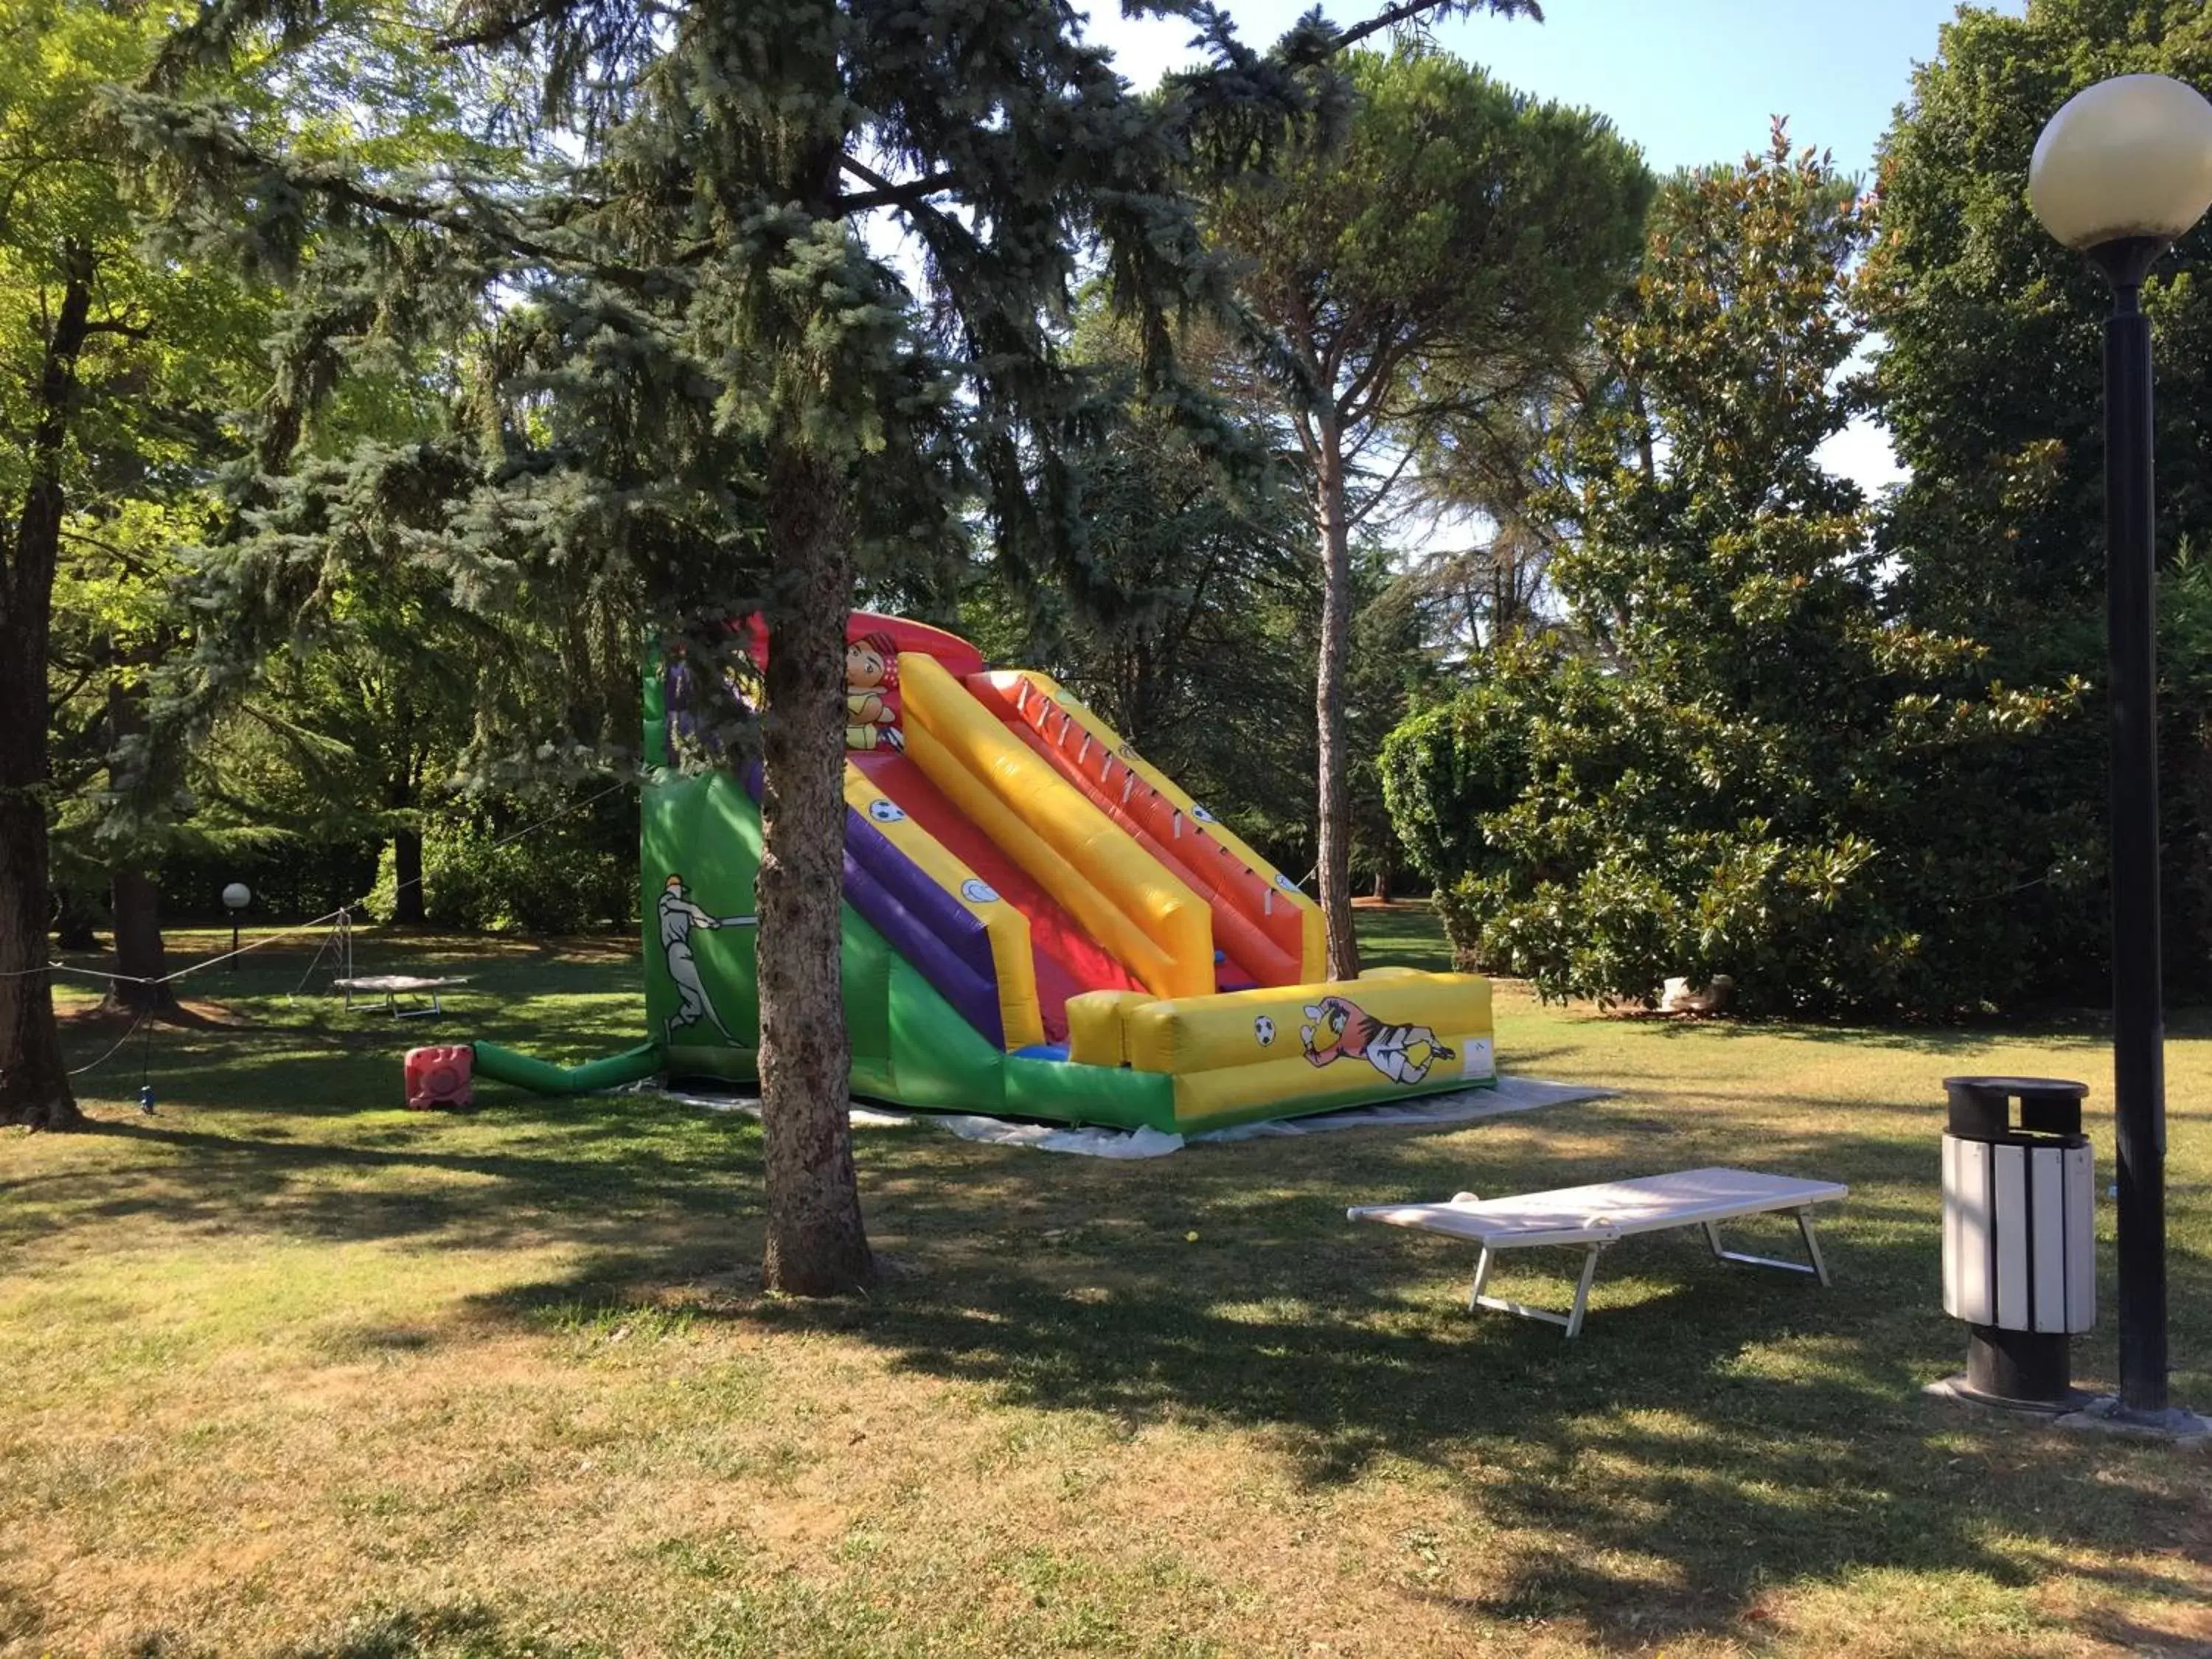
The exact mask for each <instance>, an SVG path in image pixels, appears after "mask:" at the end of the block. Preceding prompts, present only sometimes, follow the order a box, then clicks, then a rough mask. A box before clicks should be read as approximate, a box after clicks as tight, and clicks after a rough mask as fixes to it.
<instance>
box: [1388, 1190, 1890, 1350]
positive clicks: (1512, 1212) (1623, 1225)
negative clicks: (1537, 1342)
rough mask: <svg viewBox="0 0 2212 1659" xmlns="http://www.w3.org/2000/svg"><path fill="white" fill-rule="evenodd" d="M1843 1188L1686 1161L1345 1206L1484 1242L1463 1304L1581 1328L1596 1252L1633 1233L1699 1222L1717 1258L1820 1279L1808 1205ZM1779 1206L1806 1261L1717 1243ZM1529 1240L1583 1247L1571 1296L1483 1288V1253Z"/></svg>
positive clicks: (1573, 1330) (1486, 1262) (1486, 1263)
mask: <svg viewBox="0 0 2212 1659" xmlns="http://www.w3.org/2000/svg"><path fill="white" fill-rule="evenodd" d="M1849 1191H1850V1188H1848V1187H1845V1186H1844V1185H1843V1184H1842V1183H1841V1182H1833V1181H1798V1180H1796V1179H1793V1178H1792V1177H1790V1176H1771V1175H1759V1174H1758V1173H1756V1172H1755V1171H1753V1170H1681V1171H1680V1172H1678V1173H1676V1174H1674V1175H1657V1176H1644V1177H1643V1178H1642V1179H1640V1180H1636V1181H1607V1182H1601V1183H1600V1184H1598V1185H1596V1186H1595V1187H1563V1188H1559V1189H1558V1190H1557V1191H1554V1192H1548V1193H1523V1194H1519V1195H1518V1196H1516V1197H1513V1198H1492V1199H1478V1198H1477V1197H1476V1196H1475V1195H1474V1194H1473V1193H1462V1194H1459V1195H1458V1196H1457V1197H1455V1198H1454V1199H1453V1200H1451V1201H1450V1202H1449V1203H1448V1204H1370V1205H1364V1206H1358V1207H1355V1208H1352V1209H1349V1210H1346V1212H1344V1213H1345V1217H1346V1219H1347V1220H1352V1221H1382V1222H1387V1223H1389V1225H1391V1226H1393V1227H1419V1228H1421V1229H1423V1230H1425V1231H1428V1232H1432V1233H1449V1235H1451V1236H1452V1237H1455V1238H1468V1239H1473V1240H1474V1242H1475V1243H1478V1244H1480V1245H1481V1246H1482V1260H1481V1261H1480V1263H1478V1264H1477V1265H1476V1267H1475V1270H1474V1290H1473V1291H1471V1292H1469V1294H1468V1304H1467V1305H1468V1310H1470V1311H1472V1310H1474V1309H1476V1308H1496V1309H1498V1310H1500V1311H1501V1312H1504V1313H1516V1314H1520V1315H1522V1316H1524V1317H1526V1318H1529V1319H1547V1320H1549V1321H1550V1322H1552V1323H1553V1324H1554V1325H1564V1326H1565V1327H1566V1328H1567V1334H1568V1335H1569V1336H1578V1335H1580V1334H1582V1328H1583V1313H1584V1312H1585V1310H1587V1309H1588V1307H1589V1288H1590V1281H1591V1280H1592V1279H1595V1278H1596V1277H1597V1259H1598V1255H1599V1254H1600V1253H1601V1251H1603V1250H1604V1249H1605V1248H1606V1247H1607V1245H1609V1244H1613V1243H1617V1242H1619V1241H1620V1240H1621V1239H1624V1238H1626V1237H1628V1236H1629V1235H1630V1234H1632V1233H1653V1232H1661V1231H1665V1230H1666V1229H1668V1228H1669V1227H1703V1228H1704V1229H1705V1240H1706V1242H1707V1243H1709V1244H1711V1246H1712V1250H1713V1254H1714V1255H1717V1256H1718V1257H1719V1258H1720V1259H1721V1260H1722V1261H1742V1262H1748V1263H1749V1264H1750V1265H1752V1266H1753V1267H1780V1268H1782V1269H1784V1271H1786V1272H1789V1273H1811V1274H1813V1275H1814V1277H1815V1278H1817V1279H1819V1280H1820V1283H1822V1284H1823V1285H1826V1284H1827V1283H1828V1264H1827V1263H1826V1261H1823V1260H1822V1259H1821V1256H1820V1239H1819V1238H1818V1237H1816V1236H1815V1235H1814V1231H1813V1215H1812V1207H1811V1206H1814V1205H1815V1204H1827V1203H1832V1202H1833V1201H1834V1200H1837V1199H1839V1198H1842V1197H1843V1196H1844V1194H1847V1193H1848V1192H1849ZM1785 1210H1786V1211H1789V1212H1792V1213H1793V1214H1795V1215H1796V1218H1797V1231H1798V1232H1799V1233H1800V1234H1801V1235H1802V1237H1803V1238H1804V1240H1805V1254H1806V1255H1808V1256H1809V1257H1811V1261H1810V1262H1809V1263H1807V1262H1802V1261H1776V1260H1775V1259H1774V1258H1772V1257H1771V1256H1764V1255H1741V1254H1740V1253H1739V1252H1737V1251H1735V1250H1725V1249H1722V1248H1721V1235H1720V1224H1721V1223H1722V1222H1723V1221H1733V1220H1735V1219H1737V1218H1740V1217H1743V1216H1747V1215H1765V1214H1769V1213H1771V1212H1776V1211H1785ZM1537 1244H1579V1245H1581V1246H1582V1247H1583V1249H1584V1250H1585V1252H1586V1253H1587V1254H1585V1255H1584V1256H1583V1273H1582V1278H1581V1279H1580V1280H1579V1281H1578V1282H1577V1284H1576V1285H1575V1302H1574V1306H1573V1307H1572V1308H1571V1309H1570V1310H1568V1311H1567V1312H1565V1313H1563V1314H1562V1313H1553V1312H1552V1311H1551V1310H1548V1309H1544V1308H1529V1307H1523V1306H1522V1304H1520V1303H1518V1302H1509V1301H1507V1300H1506V1299H1505V1298H1504V1297H1498V1296H1486V1295H1484V1294H1483V1286H1484V1285H1486V1284H1488V1283H1489V1282H1490V1267H1491V1263H1492V1261H1495V1260H1496V1259H1497V1256H1498V1252H1499V1251H1501V1250H1518V1249H1527V1248H1528V1247H1529V1246H1531V1245H1537Z"/></svg>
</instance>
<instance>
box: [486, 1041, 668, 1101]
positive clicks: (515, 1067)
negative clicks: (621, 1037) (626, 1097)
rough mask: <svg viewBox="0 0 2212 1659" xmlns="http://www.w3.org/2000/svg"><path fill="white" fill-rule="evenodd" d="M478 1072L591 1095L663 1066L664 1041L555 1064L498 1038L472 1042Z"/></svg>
mask: <svg viewBox="0 0 2212 1659" xmlns="http://www.w3.org/2000/svg"><path fill="white" fill-rule="evenodd" d="M469 1047H470V1048H471V1049H473V1050H475V1053H476V1066H475V1069H476V1074H477V1076H478V1077H488V1078H489V1079H492V1080H493V1081H494V1082H495V1083H512V1084H513V1085H514V1086H515V1087H516V1088H518V1089H528V1090H529V1091H532V1093H533V1094H541V1095H587V1094H590V1093H592V1091H594V1090H599V1089H613V1088H618V1087H620V1086H621V1085H623V1084H625V1083H635V1082H636V1081H637V1080H638V1079H641V1078H648V1077H651V1076H653V1074H654V1073H657V1072H658V1071H659V1070H660V1045H659V1043H658V1042H641V1043H640V1044H638V1046H637V1047H636V1048H625V1049H623V1051H622V1053H620V1054H608V1055H607V1056H605V1058H604V1059H600V1060H586V1061H585V1062H584V1063H583V1064H582V1065H581V1066H555V1065H552V1064H550V1063H549V1062H547V1061H545V1060H532V1058H531V1057H530V1056H529V1055H528V1054H517V1053H516V1052H515V1051H514V1050H513V1049H512V1048H501V1047H500V1046H499V1044H497V1043H496V1042H471V1044H470V1045H469Z"/></svg>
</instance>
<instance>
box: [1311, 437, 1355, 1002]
mask: <svg viewBox="0 0 2212 1659" xmlns="http://www.w3.org/2000/svg"><path fill="white" fill-rule="evenodd" d="M1317 425H1318V428H1319V429H1318V431H1317V433H1316V437H1317V438H1318V440H1319V441H1318V443H1317V444H1316V454H1315V459H1316V464H1317V465H1316V468H1315V475H1316V476H1315V483H1314V516H1315V520H1316V527H1317V528H1318V529H1319V530H1320V532H1321V557H1322V590H1321V663H1320V671H1319V672H1317V673H1316V675H1315V676H1314V719H1315V725H1316V728H1317V734H1318V736H1319V738H1320V744H1319V750H1320V770H1321V800H1320V831H1321V848H1320V851H1321V914H1322V924H1323V925H1324V927H1326V928H1327V929H1328V976H1329V977H1330V978H1331V979H1357V978H1358V977H1359V941H1358V938H1357V937H1356V936H1355V935H1354V934H1353V933H1352V790H1351V785H1350V777H1349V774H1350V770H1351V756H1350V754H1349V752H1348V750H1349V748H1350V743H1351V738H1350V734H1349V732H1347V730H1346V722H1345V714H1344V696H1345V670H1346V658H1347V657H1348V656H1349V655H1350V652H1351V644H1352V531H1351V525H1350V523H1349V521H1348V517H1347V514H1346V507H1345V501H1344V455H1343V441H1342V434H1341V433H1340V431H1339V430H1338V428H1337V425H1336V422H1335V421H1334V419H1333V418H1329V417H1328V416H1324V417H1323V418H1322V420H1321V421H1320V422H1317Z"/></svg>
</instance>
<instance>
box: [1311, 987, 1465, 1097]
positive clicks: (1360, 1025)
mask: <svg viewBox="0 0 2212 1659" xmlns="http://www.w3.org/2000/svg"><path fill="white" fill-rule="evenodd" d="M1306 1018H1308V1019H1310V1020H1311V1021H1312V1022H1313V1024H1310V1025H1301V1026H1299V1027H1298V1040H1299V1041H1300V1042H1303V1043H1304V1044H1305V1050H1306V1059H1307V1060H1309V1061H1310V1062H1311V1063H1312V1064H1314V1065H1316V1066H1327V1065H1329V1064H1330V1063H1332V1062H1333V1061H1335V1060H1345V1059H1350V1060H1365V1061H1366V1062H1367V1063H1368V1064H1369V1065H1370V1066H1373V1067H1374V1068H1375V1069H1376V1071H1378V1072H1380V1073H1383V1076H1384V1077H1387V1078H1389V1079H1390V1081H1391V1082H1393V1083H1403V1084H1407V1085H1412V1084H1416V1083H1419V1082H1421V1081H1422V1080H1424V1079H1425V1078H1427V1076H1428V1074H1429V1067H1430V1066H1432V1065H1434V1064H1435V1063H1436V1062H1437V1060H1455V1059H1457V1058H1458V1055H1457V1054H1456V1053H1455V1051H1454V1050H1452V1049H1450V1048H1446V1047H1445V1046H1444V1045H1443V1043H1441V1042H1437V1034H1436V1033H1435V1032H1434V1031H1432V1030H1430V1029H1429V1028H1428V1027H1427V1026H1425V1025H1388V1024H1384V1023H1383V1021H1381V1020H1379V1019H1377V1018H1375V1016H1374V1015H1372V1014H1370V1013H1369V1012H1367V1011H1366V1010H1365V1009H1364V1008H1362V1007H1361V1006H1359V1005H1358V1004H1357V1003H1355V1002H1349V1001H1346V1000H1345V999H1344V998H1342V997H1333V996H1332V997H1323V998H1322V1000H1320V1001H1319V1002H1318V1003H1310V1004H1308V1005H1307V1007H1306Z"/></svg>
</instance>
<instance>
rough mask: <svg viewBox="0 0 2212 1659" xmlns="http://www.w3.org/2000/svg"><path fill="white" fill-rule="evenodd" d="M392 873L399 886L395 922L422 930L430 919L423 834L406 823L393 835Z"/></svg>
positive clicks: (395, 891) (394, 897)
mask: <svg viewBox="0 0 2212 1659" xmlns="http://www.w3.org/2000/svg"><path fill="white" fill-rule="evenodd" d="M392 876H393V878H394V879H396V880H397V881H398V886H397V887H396V888H395V889H393V890H392V921H396V922H398V923H399V924H400V925H401V926H402V927H422V925H423V924H424V923H425V922H427V921H429V919H430V914H429V910H428V902H427V901H426V900H425V899H424V897H423V896H422V831H421V830H420V829H408V828H407V827H406V826H405V825H404V824H402V825H400V826H398V828H396V829H393V830H392Z"/></svg>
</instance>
